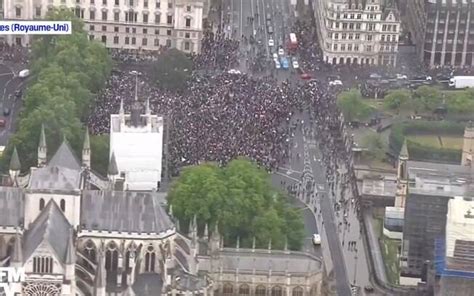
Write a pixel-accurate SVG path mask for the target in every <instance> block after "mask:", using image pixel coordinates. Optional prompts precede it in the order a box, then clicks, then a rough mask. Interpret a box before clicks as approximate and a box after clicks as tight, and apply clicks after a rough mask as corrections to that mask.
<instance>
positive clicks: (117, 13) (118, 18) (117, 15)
mask: <svg viewBox="0 0 474 296" xmlns="http://www.w3.org/2000/svg"><path fill="white" fill-rule="evenodd" d="M114 21H116V22H118V21H120V12H114Z"/></svg>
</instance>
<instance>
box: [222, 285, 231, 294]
mask: <svg viewBox="0 0 474 296" xmlns="http://www.w3.org/2000/svg"><path fill="white" fill-rule="evenodd" d="M222 294H223V295H224V296H232V295H234V287H233V286H232V285H231V284H224V288H223V289H222Z"/></svg>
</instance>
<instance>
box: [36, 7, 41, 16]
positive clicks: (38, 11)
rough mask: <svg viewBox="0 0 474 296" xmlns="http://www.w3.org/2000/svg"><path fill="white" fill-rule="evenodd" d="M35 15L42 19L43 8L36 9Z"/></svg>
mask: <svg viewBox="0 0 474 296" xmlns="http://www.w3.org/2000/svg"><path fill="white" fill-rule="evenodd" d="M35 14H36V17H41V7H36V9H35Z"/></svg>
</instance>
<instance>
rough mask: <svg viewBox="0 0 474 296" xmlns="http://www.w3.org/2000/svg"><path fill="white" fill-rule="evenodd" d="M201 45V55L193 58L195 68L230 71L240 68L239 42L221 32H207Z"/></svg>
mask: <svg viewBox="0 0 474 296" xmlns="http://www.w3.org/2000/svg"><path fill="white" fill-rule="evenodd" d="M201 44H202V45H201V53H200V54H198V55H194V56H193V60H194V66H195V68H197V69H200V70H229V69H232V68H235V67H237V66H238V52H239V41H236V40H233V39H229V38H227V37H226V36H225V34H223V33H220V32H216V33H213V32H205V33H204V36H203V39H202V43H201Z"/></svg>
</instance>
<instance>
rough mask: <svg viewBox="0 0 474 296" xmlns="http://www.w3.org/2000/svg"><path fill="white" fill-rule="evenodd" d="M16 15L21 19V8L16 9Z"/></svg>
mask: <svg viewBox="0 0 474 296" xmlns="http://www.w3.org/2000/svg"><path fill="white" fill-rule="evenodd" d="M15 15H16V17H21V8H20V7H17V8H15Z"/></svg>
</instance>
